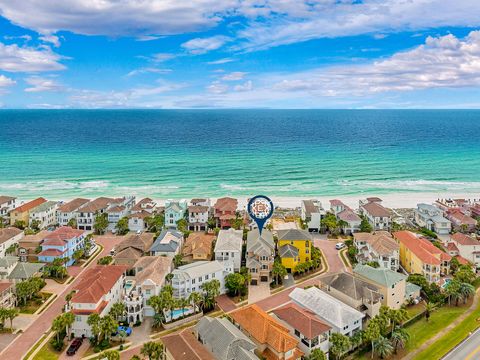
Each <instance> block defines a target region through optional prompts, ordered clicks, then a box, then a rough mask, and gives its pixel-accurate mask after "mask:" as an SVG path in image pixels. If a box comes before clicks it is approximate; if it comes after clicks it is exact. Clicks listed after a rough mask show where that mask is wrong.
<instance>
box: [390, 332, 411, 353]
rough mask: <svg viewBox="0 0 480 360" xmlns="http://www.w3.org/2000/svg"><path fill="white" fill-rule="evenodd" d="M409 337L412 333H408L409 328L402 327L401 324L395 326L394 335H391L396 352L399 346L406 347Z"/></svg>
mask: <svg viewBox="0 0 480 360" xmlns="http://www.w3.org/2000/svg"><path fill="white" fill-rule="evenodd" d="M409 339H410V335H409V334H408V332H407V330H405V329H403V328H401V327H400V326H397V327H396V328H395V330H394V331H393V332H392V336H391V337H390V341H391V342H392V344H393V347H394V351H395V354H396V353H397V349H398V347H401V348H404V347H405V344H406V343H407V341H408V340H409Z"/></svg>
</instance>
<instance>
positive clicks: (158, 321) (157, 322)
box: [152, 311, 165, 328]
mask: <svg viewBox="0 0 480 360" xmlns="http://www.w3.org/2000/svg"><path fill="white" fill-rule="evenodd" d="M164 321H165V317H164V315H163V311H162V312H159V313H156V314H155V315H154V316H153V324H152V326H153V327H154V328H159V327H160V326H162V325H163V322H164Z"/></svg>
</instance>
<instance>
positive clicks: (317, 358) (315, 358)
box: [305, 349, 327, 360]
mask: <svg viewBox="0 0 480 360" xmlns="http://www.w3.org/2000/svg"><path fill="white" fill-rule="evenodd" d="M305 360H327V355H325V353H324V352H323V351H322V350H320V349H313V350H312V352H311V353H310V355H308V356H306V357H305Z"/></svg>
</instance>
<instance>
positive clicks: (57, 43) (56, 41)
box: [38, 35, 60, 47]
mask: <svg viewBox="0 0 480 360" xmlns="http://www.w3.org/2000/svg"><path fill="white" fill-rule="evenodd" d="M38 39H39V40H41V41H43V42H47V43H51V44H53V46H55V47H59V46H60V39H59V37H58V36H55V35H44V36H40V37H39V38H38Z"/></svg>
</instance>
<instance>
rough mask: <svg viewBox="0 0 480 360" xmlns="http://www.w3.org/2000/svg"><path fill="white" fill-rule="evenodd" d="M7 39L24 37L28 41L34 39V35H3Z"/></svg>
mask: <svg viewBox="0 0 480 360" xmlns="http://www.w3.org/2000/svg"><path fill="white" fill-rule="evenodd" d="M3 38H4V39H5V40H17V39H22V40H25V41H26V42H28V41H31V40H32V37H31V36H30V35H26V34H25V35H20V36H8V35H5V36H4V37H3Z"/></svg>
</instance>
